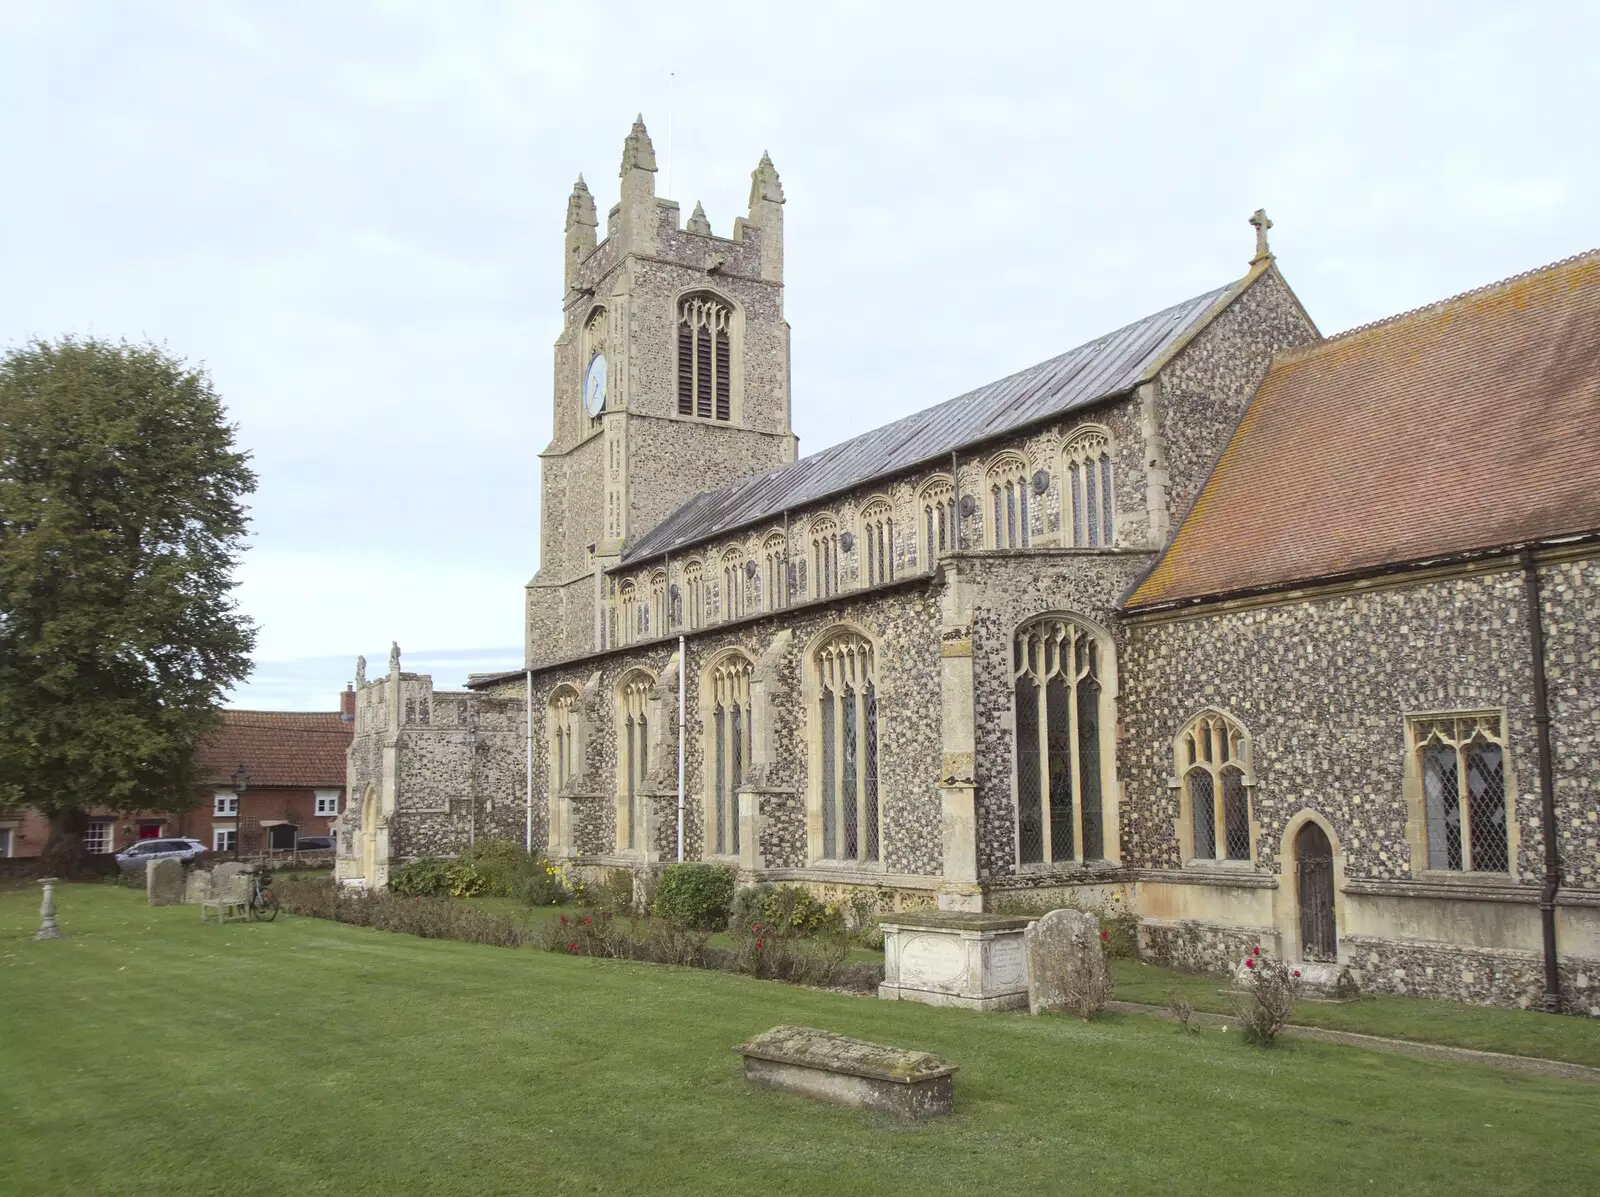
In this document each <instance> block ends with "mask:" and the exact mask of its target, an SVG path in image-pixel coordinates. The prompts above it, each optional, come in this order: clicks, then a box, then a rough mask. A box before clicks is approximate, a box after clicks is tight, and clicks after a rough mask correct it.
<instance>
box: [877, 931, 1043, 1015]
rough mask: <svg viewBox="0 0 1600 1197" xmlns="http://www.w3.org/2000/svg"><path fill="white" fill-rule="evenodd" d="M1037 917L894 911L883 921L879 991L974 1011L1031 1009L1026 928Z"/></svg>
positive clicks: (902, 998)
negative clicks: (881, 967)
mask: <svg viewBox="0 0 1600 1197" xmlns="http://www.w3.org/2000/svg"><path fill="white" fill-rule="evenodd" d="M1032 921H1033V920H1032V919H1028V918H1012V917H1007V916H1005V915H998V914H976V913H969V912H967V911H957V910H929V911H922V912H918V913H907V914H896V915H890V916H889V917H887V918H885V919H884V920H883V984H882V985H880V986H878V996H879V997H881V998H887V999H890V1000H896V999H898V1000H900V1001H908V1002H926V1003H928V1004H929V1005H930V1006H964V1007H966V1008H967V1009H969V1010H1026V1009H1027V1008H1028V956H1027V950H1026V948H1025V947H1024V945H1023V932H1024V931H1025V930H1026V929H1027V926H1028V924H1029V923H1030V922H1032Z"/></svg>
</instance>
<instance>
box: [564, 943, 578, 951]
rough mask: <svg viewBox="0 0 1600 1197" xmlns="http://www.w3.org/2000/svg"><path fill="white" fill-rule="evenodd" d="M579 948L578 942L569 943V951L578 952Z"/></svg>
mask: <svg viewBox="0 0 1600 1197" xmlns="http://www.w3.org/2000/svg"><path fill="white" fill-rule="evenodd" d="M577 950H578V945H577V944H575V943H569V944H568V945H567V951H569V952H576V951H577Z"/></svg>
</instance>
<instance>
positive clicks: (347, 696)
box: [339, 682, 356, 723]
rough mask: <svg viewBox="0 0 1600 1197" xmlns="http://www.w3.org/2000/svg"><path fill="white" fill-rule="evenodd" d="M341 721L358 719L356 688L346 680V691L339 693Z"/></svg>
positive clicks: (346, 721) (349, 721)
mask: <svg viewBox="0 0 1600 1197" xmlns="http://www.w3.org/2000/svg"><path fill="white" fill-rule="evenodd" d="M339 721H340V722H341V723H354V722H355V721H356V689H355V687H354V686H352V685H350V683H348V682H346V683H345V687H344V693H343V694H341V695H339Z"/></svg>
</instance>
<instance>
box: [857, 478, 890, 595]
mask: <svg viewBox="0 0 1600 1197" xmlns="http://www.w3.org/2000/svg"><path fill="white" fill-rule="evenodd" d="M861 538H862V541H863V545H862V552H863V554H864V555H865V557H866V573H867V585H868V586H878V585H881V584H882V583H884V582H891V581H893V580H894V515H893V514H892V510H891V508H890V507H889V504H888V503H887V502H885V501H883V500H881V499H880V500H878V501H876V502H873V503H869V504H868V505H867V507H866V509H865V510H863V511H862V513H861Z"/></svg>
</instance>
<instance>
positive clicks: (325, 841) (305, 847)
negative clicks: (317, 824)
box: [294, 835, 333, 852]
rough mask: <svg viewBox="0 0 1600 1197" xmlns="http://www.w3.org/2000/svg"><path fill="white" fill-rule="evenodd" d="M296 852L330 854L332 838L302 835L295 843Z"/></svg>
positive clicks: (329, 836) (328, 836)
mask: <svg viewBox="0 0 1600 1197" xmlns="http://www.w3.org/2000/svg"><path fill="white" fill-rule="evenodd" d="M294 850H295V851H296V852H332V851H333V837H332V836H331V835H303V836H301V837H300V839H299V840H298V841H297V842H296V843H295V846H294Z"/></svg>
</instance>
